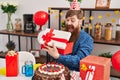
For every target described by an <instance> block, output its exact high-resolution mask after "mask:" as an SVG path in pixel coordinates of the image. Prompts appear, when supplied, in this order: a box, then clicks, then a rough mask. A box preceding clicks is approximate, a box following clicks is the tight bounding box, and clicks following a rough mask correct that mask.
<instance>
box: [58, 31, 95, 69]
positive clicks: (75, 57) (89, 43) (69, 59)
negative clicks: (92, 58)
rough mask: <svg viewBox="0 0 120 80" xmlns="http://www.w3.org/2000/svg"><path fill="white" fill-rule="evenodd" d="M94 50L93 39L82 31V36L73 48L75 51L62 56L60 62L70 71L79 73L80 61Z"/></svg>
mask: <svg viewBox="0 0 120 80" xmlns="http://www.w3.org/2000/svg"><path fill="white" fill-rule="evenodd" d="M92 50H93V38H92V37H91V36H90V35H89V34H87V33H86V32H85V31H84V30H81V31H80V36H79V38H78V39H77V41H76V42H75V44H74V46H73V51H72V53H71V54H69V55H61V54H60V57H59V59H58V62H60V63H62V64H63V65H65V66H67V67H68V68H69V69H70V70H75V71H79V66H80V60H81V59H83V58H84V57H86V56H88V55H90V54H91V52H92Z"/></svg>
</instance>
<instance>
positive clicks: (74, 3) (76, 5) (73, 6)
mask: <svg viewBox="0 0 120 80" xmlns="http://www.w3.org/2000/svg"><path fill="white" fill-rule="evenodd" d="M70 10H80V6H79V4H78V0H73V2H72V5H71V6H70Z"/></svg>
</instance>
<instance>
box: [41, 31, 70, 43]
mask: <svg viewBox="0 0 120 80" xmlns="http://www.w3.org/2000/svg"><path fill="white" fill-rule="evenodd" d="M53 31H54V30H53V29H50V32H47V33H46V35H43V36H42V38H43V40H44V41H45V43H44V44H45V45H47V43H48V42H50V41H51V40H55V41H59V42H62V43H67V42H68V40H66V39H61V38H55V37H53V36H54V35H55V34H53Z"/></svg>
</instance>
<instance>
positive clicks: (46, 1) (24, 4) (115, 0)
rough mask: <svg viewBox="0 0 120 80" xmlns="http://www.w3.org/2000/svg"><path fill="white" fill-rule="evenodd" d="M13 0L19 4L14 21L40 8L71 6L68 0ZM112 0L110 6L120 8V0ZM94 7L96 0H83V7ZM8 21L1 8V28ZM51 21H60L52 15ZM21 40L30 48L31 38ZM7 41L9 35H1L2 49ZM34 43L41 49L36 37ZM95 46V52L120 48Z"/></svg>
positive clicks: (26, 47)
mask: <svg viewBox="0 0 120 80" xmlns="http://www.w3.org/2000/svg"><path fill="white" fill-rule="evenodd" d="M1 1H4V0H1ZM11 1H16V2H18V4H19V6H18V10H17V11H16V13H15V14H13V15H12V20H13V23H14V20H15V18H21V19H22V20H23V16H22V15H23V14H31V13H32V14H34V13H35V12H36V11H39V10H44V11H46V12H47V11H48V7H69V6H70V5H69V3H68V2H67V1H66V0H58V1H56V0H24V1H23V0H11ZM111 1H112V3H111V6H110V7H111V8H120V5H119V3H120V1H119V0H111ZM94 7H95V0H83V2H82V3H81V8H94ZM94 15H95V14H94ZM53 21H54V22H53ZM55 21H56V22H55ZM6 22H7V16H6V14H2V11H1V10H0V29H5V28H6ZM22 22H23V21H22ZM51 23H52V25H51V27H54V28H57V26H58V25H57V24H55V23H58V22H57V20H55V18H54V17H52V22H51ZM44 27H47V24H46V25H44ZM11 39H12V40H13V41H15V43H16V49H15V50H18V41H17V37H15V36H11ZM21 40H22V41H24V42H25V43H23V42H22V45H21V46H22V50H30V39H29V38H25V37H22V38H21ZM6 43H7V36H6V35H0V45H1V46H0V51H6V50H7V49H6V47H5V44H6ZM33 44H34V46H33V48H35V49H39V44H38V41H37V39H36V38H35V39H34V40H33ZM94 46H95V47H94V50H93V54H100V53H103V52H108V51H110V52H112V53H114V52H116V51H117V50H119V49H120V46H111V45H102V44H95V45H94ZM100 49H102V50H100Z"/></svg>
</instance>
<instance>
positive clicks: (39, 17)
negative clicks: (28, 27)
mask: <svg viewBox="0 0 120 80" xmlns="http://www.w3.org/2000/svg"><path fill="white" fill-rule="evenodd" d="M33 20H34V22H35V23H36V24H37V25H39V26H40V28H39V30H41V28H42V26H43V25H44V24H45V23H46V22H47V20H48V13H47V12H45V11H38V12H36V13H35V14H34V16H33Z"/></svg>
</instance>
